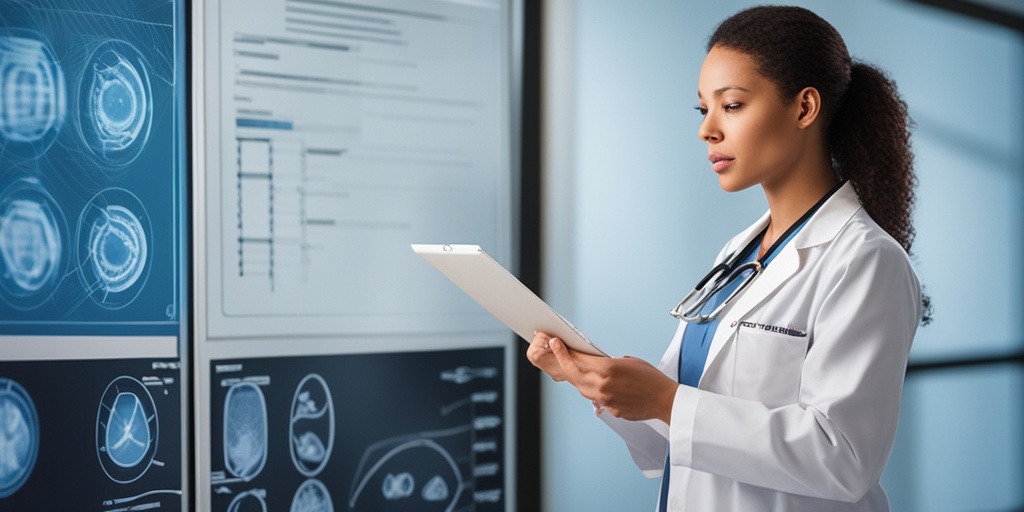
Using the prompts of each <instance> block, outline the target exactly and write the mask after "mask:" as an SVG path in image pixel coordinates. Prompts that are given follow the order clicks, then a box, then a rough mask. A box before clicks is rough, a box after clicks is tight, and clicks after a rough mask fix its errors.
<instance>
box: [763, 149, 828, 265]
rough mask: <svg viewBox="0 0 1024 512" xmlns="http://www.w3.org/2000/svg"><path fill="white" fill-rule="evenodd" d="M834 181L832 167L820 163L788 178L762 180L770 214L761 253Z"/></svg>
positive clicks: (808, 208) (826, 190)
mask: <svg viewBox="0 0 1024 512" xmlns="http://www.w3.org/2000/svg"><path fill="white" fill-rule="evenodd" d="M835 184H836V179H835V176H834V175H833V173H832V169H831V168H821V167H818V170H816V171H813V172H803V173H792V174H790V178H789V179H786V180H782V181H781V182H777V183H772V184H768V183H764V184H762V187H763V188H764V193H765V197H766V198H767V199H768V209H769V210H770V217H771V218H770V220H769V222H768V229H767V231H766V232H765V234H764V239H763V240H762V242H761V251H760V254H764V252H765V251H767V250H768V248H769V247H771V246H772V244H774V243H775V241H776V240H778V239H779V237H781V236H782V234H783V233H785V232H786V230H788V229H789V228H790V226H792V225H793V224H794V223H796V221H797V220H799V219H800V217H802V216H803V215H804V214H805V213H807V210H810V209H811V207H813V206H814V204H815V203H817V202H818V200H820V199H821V198H822V197H823V196H824V195H825V194H826V193H828V191H829V190H831V189H832V187H834V186H835Z"/></svg>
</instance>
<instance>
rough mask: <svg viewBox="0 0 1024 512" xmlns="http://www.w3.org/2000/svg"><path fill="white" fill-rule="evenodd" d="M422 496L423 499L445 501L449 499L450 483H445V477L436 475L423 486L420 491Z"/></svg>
mask: <svg viewBox="0 0 1024 512" xmlns="http://www.w3.org/2000/svg"><path fill="white" fill-rule="evenodd" d="M420 496H422V497H423V501H444V500H446V499H448V484H447V483H445V481H444V478H441V477H440V476H439V475H434V477H433V478H431V479H430V481H429V482H427V484H426V485H424V486H423V490H422V491H420Z"/></svg>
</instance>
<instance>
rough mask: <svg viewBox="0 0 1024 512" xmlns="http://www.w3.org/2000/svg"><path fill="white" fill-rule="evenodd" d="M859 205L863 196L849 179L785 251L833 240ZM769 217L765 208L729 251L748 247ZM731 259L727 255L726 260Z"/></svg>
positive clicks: (735, 239)
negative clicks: (762, 213) (855, 189)
mask: <svg viewBox="0 0 1024 512" xmlns="http://www.w3.org/2000/svg"><path fill="white" fill-rule="evenodd" d="M860 208H861V203H860V198H859V197H857V192H855V191H854V190H853V185H852V184H851V183H850V182H849V181H847V182H846V183H844V184H843V186H841V187H839V190H837V191H836V192H835V194H832V197H830V198H828V200H827V201H825V203H824V204H822V205H821V208H819V209H818V211H817V212H815V214H814V215H813V216H812V217H811V218H810V220H808V222H807V225H805V226H804V228H803V229H801V230H800V231H799V232H798V233H797V234H796V236H794V237H793V240H791V241H790V243H789V244H788V245H787V246H786V247H784V248H783V251H787V250H789V249H790V248H795V249H806V248H808V247H814V246H816V245H821V244H824V243H828V242H830V241H832V239H834V238H835V237H836V235H837V234H839V230H840V229H842V227H843V226H845V225H846V222H847V221H848V220H850V217H852V216H853V214H854V213H856V212H857V210H859V209H860ZM769 220H771V210H769V211H766V212H764V215H762V216H761V218H759V219H757V221H756V222H754V223H753V224H751V225H750V226H749V227H748V228H747V229H745V230H743V231H742V232H740V234H739V235H737V236H736V237H735V238H734V239H733V243H732V244H731V247H730V250H729V254H734V253H735V252H736V251H740V250H742V249H743V248H744V247H746V246H747V244H749V243H750V241H751V240H753V239H754V237H755V236H757V235H759V234H760V233H761V232H762V231H764V228H765V227H767V226H768V221H769ZM780 256H781V253H780ZM728 259H729V258H725V260H728Z"/></svg>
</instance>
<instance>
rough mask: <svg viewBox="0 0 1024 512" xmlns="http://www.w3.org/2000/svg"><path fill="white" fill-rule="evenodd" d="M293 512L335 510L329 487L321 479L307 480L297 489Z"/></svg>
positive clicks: (331, 511)
mask: <svg viewBox="0 0 1024 512" xmlns="http://www.w3.org/2000/svg"><path fill="white" fill-rule="evenodd" d="M291 512H334V503H333V502H332V501H331V494H330V493H329V492H328V491H327V487H326V486H325V485H324V484H323V483H321V482H320V481H319V480H306V481H305V482H303V483H302V485H300V486H299V490H297V491H295V496H294V497H293V498H292V507H291Z"/></svg>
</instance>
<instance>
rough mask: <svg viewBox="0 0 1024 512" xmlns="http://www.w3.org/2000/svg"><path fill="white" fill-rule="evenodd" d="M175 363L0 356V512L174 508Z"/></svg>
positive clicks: (177, 457) (177, 501)
mask: <svg viewBox="0 0 1024 512" xmlns="http://www.w3.org/2000/svg"><path fill="white" fill-rule="evenodd" d="M180 379H181V368H180V364H179V362H178V361H176V360H166V359H161V360H151V359H120V360H82V361H17V362H12V361H3V362H0V510H95V511H99V512H116V511H127V510H149V509H160V510H181V506H182V478H183V477H182V475H183V472H182V470H183V468H182V464H181V461H182V439H181V421H182V417H181V392H182V386H181V381H180Z"/></svg>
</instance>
